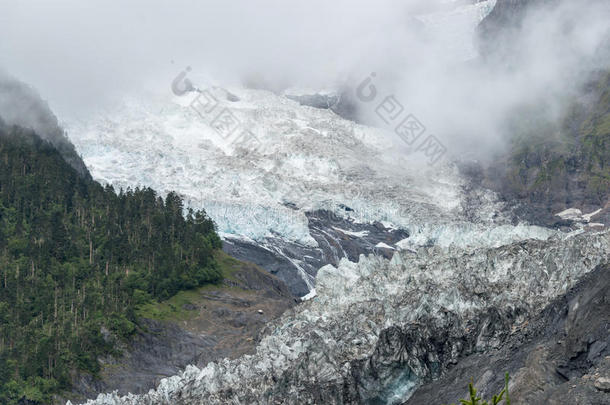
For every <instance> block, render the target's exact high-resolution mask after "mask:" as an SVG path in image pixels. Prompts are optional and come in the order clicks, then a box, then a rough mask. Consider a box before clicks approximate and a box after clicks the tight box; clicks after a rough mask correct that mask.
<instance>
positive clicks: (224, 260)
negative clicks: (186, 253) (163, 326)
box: [136, 250, 242, 321]
mask: <svg viewBox="0 0 610 405" xmlns="http://www.w3.org/2000/svg"><path fill="white" fill-rule="evenodd" d="M214 259H215V260H216V263H217V264H218V269H219V271H220V273H221V275H222V278H223V279H225V280H227V281H231V280H234V277H233V273H234V272H235V268H236V267H237V266H241V265H242V263H241V262H240V261H239V260H237V259H235V258H233V257H231V256H229V255H228V254H226V253H224V252H223V251H222V250H218V251H216V252H214ZM217 288H218V286H216V285H213V284H208V285H205V286H203V287H199V288H197V289H191V290H186V291H180V292H179V293H177V294H176V295H174V296H173V297H171V298H169V299H167V300H164V301H149V302H146V303H145V304H142V305H139V306H138V307H137V309H136V315H137V317H138V318H147V319H155V320H158V321H185V320H189V319H192V318H193V317H195V316H197V311H189V310H188V309H185V307H187V306H188V305H192V304H194V303H196V302H198V301H200V299H201V294H202V293H205V292H206V291H207V290H212V289H214V290H215V289H217ZM222 288H238V287H228V286H223V287H222Z"/></svg>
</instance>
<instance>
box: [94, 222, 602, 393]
mask: <svg viewBox="0 0 610 405" xmlns="http://www.w3.org/2000/svg"><path fill="white" fill-rule="evenodd" d="M609 261H610V232H605V233H581V234H571V235H569V236H564V237H554V238H550V239H548V240H547V241H533V240H527V241H522V242H516V243H513V244H509V245H506V246H502V247H498V248H479V249H474V250H463V249H453V248H449V249H442V248H439V247H434V248H420V249H419V250H418V251H417V253H416V254H415V253H408V252H400V253H397V254H396V255H395V256H394V257H393V259H392V260H391V261H389V260H386V259H383V258H380V257H373V256H369V257H363V256H362V257H361V259H360V262H359V263H357V264H355V263H351V262H349V261H347V260H343V261H341V263H340V265H339V266H338V267H333V266H330V265H328V266H325V267H323V268H322V269H320V271H319V272H318V276H317V288H316V290H317V293H318V295H317V296H316V297H315V298H314V299H312V300H310V301H307V302H305V303H304V304H302V305H300V306H298V307H296V308H295V309H293V310H290V311H289V312H287V313H286V314H285V315H284V316H283V317H282V318H280V319H279V320H277V321H275V322H272V323H271V324H269V325H268V326H267V327H266V333H265V336H264V337H263V338H262V340H261V342H260V344H259V345H258V347H257V350H256V354H254V355H246V356H243V357H241V358H239V359H236V360H222V361H220V362H217V363H210V364H208V365H207V366H206V367H205V368H203V369H200V368H198V367H195V366H189V367H187V368H186V370H185V371H184V372H183V373H182V374H180V375H177V376H174V377H171V378H168V379H164V380H162V381H161V383H160V384H159V386H158V387H157V389H156V390H153V391H150V392H149V393H147V394H145V395H128V396H124V397H121V396H119V395H117V394H116V393H115V394H106V395H100V396H99V397H98V398H97V400H94V401H89V402H88V404H204V403H205V404H238V403H260V404H322V403H323V404H351V403H390V404H392V403H402V402H403V401H405V400H407V399H409V397H410V396H412V395H413V392H414V391H415V390H416V388H417V387H421V386H424V384H426V383H429V382H430V381H432V380H433V379H437V378H439V377H442V376H443V375H447V370H451V369H452V367H454V365H456V364H460V362H461V360H462V359H463V358H464V357H467V356H472V355H475V354H477V353H483V352H487V353H491V352H493V351H494V350H501V349H502V348H503V347H506V345H507V342H510V341H511V339H512V338H513V337H514V336H518V333H519V331H521V330H524V329H525V328H526V327H527V325H528V320H531V319H535V317H536V316H537V315H538V314H540V313H541V312H542V311H543V310H544V308H545V307H547V306H548V305H549V304H551V303H552V302H553V301H554V300H556V299H558V297H560V296H562V295H564V294H566V292H567V291H569V289H570V288H572V287H574V286H575V285H577V283H578V281H579V280H580V279H582V278H583V277H585V276H587V274H589V273H590V272H592V271H593V270H595V269H596V268H597V269H599V268H600V267H603V266H606V265H607V264H608V262H609ZM579 302H581V301H579ZM583 303H584V301H582V302H581V304H579V305H582V304H583ZM574 306H575V301H574V302H572V304H571V307H570V308H572V311H575V310H576V309H574ZM543 316H544V315H543ZM546 316H547V317H548V315H546ZM569 317H570V315H568V318H569ZM581 318H582V315H579V314H575V315H574V317H573V321H571V322H573V323H574V325H575V326H577V327H581V328H582V326H581V325H580V319H581ZM570 319H572V318H570ZM541 329H543V328H542V327H541ZM516 334H517V335H516ZM526 336H527V335H526ZM528 338H529V337H528ZM528 338H525V339H528ZM591 343H592V344H593V343H594V342H591ZM595 351H596V352H599V353H601V351H599V350H598V349H596V350H595ZM536 356H538V357H536ZM545 356H548V355H547V354H545V353H544V351H540V352H536V354H535V355H533V357H531V358H530V360H529V361H530V363H532V364H534V363H536V362H537V359H540V358H546V357H545ZM568 368H569V367H568ZM531 373H533V375H534V376H537V377H536V378H545V376H546V375H547V370H542V371H540V370H537V371H536V370H532V371H531ZM485 378H488V379H489V380H490V381H491V383H490V384H491V385H492V386H493V384H494V381H495V380H494V376H491V377H490V376H486V377H485ZM516 380H517V378H515V381H516ZM466 383H467V381H466ZM463 384H464V383H463V382H462V386H463ZM593 385H594V382H591V386H593ZM416 395H418V394H417V393H416ZM435 398H437V397H435ZM451 400H455V398H451ZM435 402H437V401H435ZM416 403H421V402H416Z"/></svg>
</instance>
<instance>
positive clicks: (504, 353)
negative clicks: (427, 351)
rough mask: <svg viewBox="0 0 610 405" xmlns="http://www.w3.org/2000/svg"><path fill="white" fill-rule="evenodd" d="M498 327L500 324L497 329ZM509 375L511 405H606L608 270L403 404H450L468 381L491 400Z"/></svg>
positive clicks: (594, 275)
mask: <svg viewBox="0 0 610 405" xmlns="http://www.w3.org/2000/svg"><path fill="white" fill-rule="evenodd" d="M497 326H500V327H501V325H497ZM505 372H509V373H510V375H511V383H510V385H509V389H510V394H511V401H512V403H513V404H553V405H554V404H556V405H560V404H568V403H574V404H600V405H601V404H607V403H609V402H610V394H609V393H608V392H606V391H605V390H604V388H603V387H604V386H605V385H604V381H605V379H607V378H610V267H609V266H607V265H606V266H600V267H598V268H597V269H596V270H594V271H593V272H591V273H590V274H589V275H587V276H586V277H585V278H584V279H583V280H582V281H581V282H579V283H578V284H577V285H576V286H575V287H574V288H572V290H570V291H569V292H568V293H567V294H566V295H564V296H562V297H560V298H558V299H556V300H555V301H554V302H553V303H552V304H551V305H549V306H548V307H547V308H546V309H545V310H544V311H543V312H542V313H541V314H540V315H538V316H537V317H535V318H534V319H532V320H531V321H530V322H529V323H528V324H526V325H525V326H524V327H523V329H521V330H518V331H516V332H514V333H513V334H512V335H511V336H510V338H509V339H508V341H507V342H506V343H505V344H503V345H502V346H501V348H498V349H494V350H489V351H487V352H485V353H473V354H471V355H469V356H466V357H463V358H461V359H459V360H458V361H457V364H455V365H454V366H452V367H450V368H449V370H448V371H447V372H446V373H444V374H443V376H442V378H440V379H438V380H436V381H433V382H430V383H428V384H425V385H423V386H422V387H420V388H419V389H418V390H417V391H416V392H415V393H414V395H413V396H412V397H411V398H410V399H409V400H408V401H407V402H406V403H405V404H426V403H454V402H457V401H458V399H460V398H465V394H466V386H467V384H468V382H469V381H470V380H471V379H473V380H474V381H475V384H476V386H477V388H478V389H479V391H480V393H481V394H482V395H483V396H485V397H491V396H492V395H493V394H494V393H497V392H499V391H500V390H501V389H502V386H503V384H504V373H505Z"/></svg>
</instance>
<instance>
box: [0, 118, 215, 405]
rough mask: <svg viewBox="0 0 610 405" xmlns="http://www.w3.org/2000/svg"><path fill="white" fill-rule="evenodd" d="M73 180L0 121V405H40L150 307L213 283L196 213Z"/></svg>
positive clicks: (60, 162)
mask: <svg viewBox="0 0 610 405" xmlns="http://www.w3.org/2000/svg"><path fill="white" fill-rule="evenodd" d="M183 213H184V207H183V202H182V200H181V198H180V197H179V196H178V195H176V194H173V193H170V194H169V195H168V196H167V197H166V198H165V199H162V198H161V197H159V196H157V195H156V194H155V192H154V191H153V190H151V189H136V190H128V191H126V192H123V191H121V192H119V193H116V192H115V191H114V190H113V189H112V187H109V186H107V187H102V186H101V185H100V184H98V183H96V182H94V181H92V180H90V179H89V178H88V177H87V176H80V175H79V174H78V172H77V171H76V170H75V169H74V168H73V167H72V166H70V165H69V164H68V163H67V162H66V161H65V160H64V159H63V158H62V156H61V155H60V153H59V152H58V151H57V150H56V149H55V148H54V147H53V146H52V145H51V144H50V143H48V142H46V141H43V140H41V139H40V138H39V137H38V136H37V135H35V134H34V133H33V132H32V131H30V130H25V129H22V128H20V127H8V126H7V125H5V124H2V123H0V403H2V404H12V403H16V401H17V400H19V399H20V398H23V397H24V396H25V397H26V398H27V399H30V400H34V401H39V402H42V403H45V402H47V401H48V400H49V396H50V394H52V393H53V392H57V391H59V390H61V389H65V388H68V387H69V384H70V383H69V381H70V372H71V370H73V369H75V368H78V369H81V370H86V371H89V372H91V373H93V374H95V373H96V372H97V371H98V370H99V364H98V362H97V357H98V356H99V355H102V354H108V353H112V352H113V346H114V344H113V340H114V339H121V338H126V337H128V336H129V335H130V334H131V333H133V332H134V330H135V328H136V327H137V324H136V323H137V319H136V317H135V315H134V310H135V308H136V307H137V306H138V305H142V304H144V303H146V302H149V301H150V300H158V299H164V298H168V297H170V296H172V295H174V294H175V293H176V292H178V291H180V290H184V289H189V288H193V287H196V286H200V285H203V284H205V283H214V282H218V281H220V279H221V278H222V276H221V272H220V271H219V268H218V265H217V263H216V262H215V261H214V259H213V256H212V253H213V251H214V250H216V249H218V248H220V247H221V241H220V239H219V237H218V236H217V234H216V232H215V229H214V224H213V222H212V221H211V220H210V219H209V217H207V216H206V214H205V212H199V211H198V212H193V211H190V210H189V211H188V213H187V215H186V217H185V216H184V215H183Z"/></svg>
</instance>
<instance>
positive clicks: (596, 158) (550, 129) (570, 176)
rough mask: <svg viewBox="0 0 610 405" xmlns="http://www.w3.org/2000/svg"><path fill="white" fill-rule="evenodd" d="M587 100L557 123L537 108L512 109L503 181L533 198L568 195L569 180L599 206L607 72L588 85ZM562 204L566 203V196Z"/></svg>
mask: <svg viewBox="0 0 610 405" xmlns="http://www.w3.org/2000/svg"><path fill="white" fill-rule="evenodd" d="M589 95H590V97H589V98H588V101H587V102H574V103H572V106H571V107H570V108H569V110H568V111H566V112H565V113H564V115H563V117H562V119H561V120H560V122H559V123H555V122H548V121H544V120H542V119H541V118H540V117H545V116H549V114H546V113H545V111H543V110H541V109H542V107H536V106H526V107H524V108H523V109H521V110H520V111H517V112H516V113H515V118H514V120H513V121H512V126H511V134H512V135H513V138H512V140H511V142H512V151H511V154H510V156H511V159H510V161H509V170H508V178H507V180H508V184H509V185H510V187H511V188H512V189H513V190H514V191H515V192H516V193H517V195H520V196H529V197H531V198H533V199H534V200H540V199H542V200H544V199H552V198H553V195H554V194H555V195H562V196H564V197H565V198H567V199H570V198H571V195H572V193H573V191H574V190H572V188H573V187H574V184H577V185H578V188H579V191H580V190H583V198H584V199H585V201H586V202H588V203H592V204H596V205H603V204H605V203H606V201H607V199H608V197H609V192H610V72H606V73H605V74H602V75H601V76H600V78H599V79H598V80H597V81H596V82H595V83H593V84H592V86H591V89H590V94H589ZM566 203H571V202H570V201H566Z"/></svg>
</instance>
